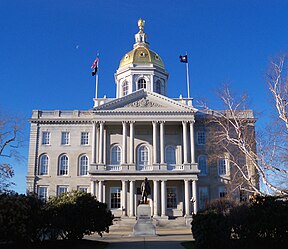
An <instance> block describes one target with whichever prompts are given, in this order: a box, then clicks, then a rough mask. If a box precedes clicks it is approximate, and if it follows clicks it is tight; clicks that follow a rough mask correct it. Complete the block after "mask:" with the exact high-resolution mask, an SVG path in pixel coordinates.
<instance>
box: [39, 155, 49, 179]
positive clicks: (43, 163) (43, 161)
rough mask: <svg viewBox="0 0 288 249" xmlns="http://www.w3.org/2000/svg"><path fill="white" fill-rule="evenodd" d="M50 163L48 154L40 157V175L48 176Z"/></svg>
mask: <svg viewBox="0 0 288 249" xmlns="http://www.w3.org/2000/svg"><path fill="white" fill-rule="evenodd" d="M48 163H49V159H48V156H47V155H46V154H45V155H42V156H41V157H40V170H39V175H48Z"/></svg>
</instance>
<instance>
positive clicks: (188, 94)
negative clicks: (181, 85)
mask: <svg viewBox="0 0 288 249" xmlns="http://www.w3.org/2000/svg"><path fill="white" fill-rule="evenodd" d="M186 56H187V63H186V80H187V97H188V101H189V100H190V80H189V68H188V53H187V52H186Z"/></svg>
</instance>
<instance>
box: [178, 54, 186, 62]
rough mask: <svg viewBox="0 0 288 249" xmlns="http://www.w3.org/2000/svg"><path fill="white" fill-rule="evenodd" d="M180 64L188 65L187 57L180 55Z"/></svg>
mask: <svg viewBox="0 0 288 249" xmlns="http://www.w3.org/2000/svg"><path fill="white" fill-rule="evenodd" d="M179 58H180V62H183V63H188V56H187V55H180V56H179Z"/></svg>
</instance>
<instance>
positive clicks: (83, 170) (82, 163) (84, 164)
mask: <svg viewBox="0 0 288 249" xmlns="http://www.w3.org/2000/svg"><path fill="white" fill-rule="evenodd" d="M79 175H80V176H86V175H88V157H87V156H86V155H83V156H81V157H80V159H79Z"/></svg>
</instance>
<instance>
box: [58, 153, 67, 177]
mask: <svg viewBox="0 0 288 249" xmlns="http://www.w3.org/2000/svg"><path fill="white" fill-rule="evenodd" d="M68 167H69V159H68V157H67V156H66V155H62V156H61V157H60V160H59V175H60V176H63V175H68Z"/></svg>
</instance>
